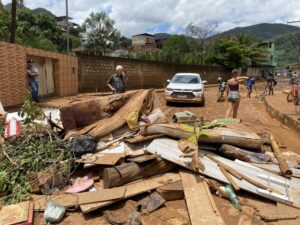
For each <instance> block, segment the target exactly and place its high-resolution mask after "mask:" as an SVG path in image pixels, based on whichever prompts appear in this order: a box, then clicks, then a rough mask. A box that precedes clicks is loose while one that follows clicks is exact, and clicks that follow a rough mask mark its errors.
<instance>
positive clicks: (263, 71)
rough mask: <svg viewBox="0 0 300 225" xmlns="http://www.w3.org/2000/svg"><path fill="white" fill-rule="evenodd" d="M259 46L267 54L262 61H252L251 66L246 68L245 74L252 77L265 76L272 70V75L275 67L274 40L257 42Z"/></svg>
mask: <svg viewBox="0 0 300 225" xmlns="http://www.w3.org/2000/svg"><path fill="white" fill-rule="evenodd" d="M259 47H263V48H265V49H266V51H267V53H268V56H267V59H266V60H264V61H259V62H254V65H253V66H252V67H249V68H247V71H246V74H247V76H253V77H256V78H258V77H266V76H267V75H268V73H269V72H272V73H273V74H274V75H275V73H276V67H277V55H276V50H275V43H274V42H262V43H260V44H259Z"/></svg>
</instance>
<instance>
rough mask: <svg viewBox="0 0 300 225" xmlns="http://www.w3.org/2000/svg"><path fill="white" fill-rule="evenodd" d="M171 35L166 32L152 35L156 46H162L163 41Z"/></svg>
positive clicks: (160, 47)
mask: <svg viewBox="0 0 300 225" xmlns="http://www.w3.org/2000/svg"><path fill="white" fill-rule="evenodd" d="M171 36H172V35H171V34H167V33H157V34H155V35H154V38H155V44H156V47H157V48H159V49H162V48H163V45H164V42H165V41H166V40H168V39H169V38H170V37H171Z"/></svg>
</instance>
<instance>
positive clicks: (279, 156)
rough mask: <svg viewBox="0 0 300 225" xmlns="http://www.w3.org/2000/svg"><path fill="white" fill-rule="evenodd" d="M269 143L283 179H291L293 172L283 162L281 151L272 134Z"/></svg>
mask: <svg viewBox="0 0 300 225" xmlns="http://www.w3.org/2000/svg"><path fill="white" fill-rule="evenodd" d="M270 141H271V146H272V150H273V152H274V155H275V157H276V159H277V160H278V165H279V168H280V170H281V172H282V174H283V175H284V176H285V177H291V176H292V175H293V172H292V170H291V169H290V168H289V166H288V164H287V162H286V161H285V159H284V157H283V155H282V154H281V150H280V148H279V146H278V144H277V142H276V141H275V139H274V136H273V135H272V134H271V135H270Z"/></svg>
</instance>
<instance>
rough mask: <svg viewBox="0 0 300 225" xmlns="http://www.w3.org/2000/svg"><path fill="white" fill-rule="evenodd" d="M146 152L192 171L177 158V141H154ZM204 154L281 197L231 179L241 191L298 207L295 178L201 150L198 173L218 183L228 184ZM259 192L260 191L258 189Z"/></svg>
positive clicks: (298, 183) (299, 198) (186, 162)
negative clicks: (275, 180) (282, 182)
mask: <svg viewBox="0 0 300 225" xmlns="http://www.w3.org/2000/svg"><path fill="white" fill-rule="evenodd" d="M147 151H148V152H150V153H152V154H158V155H160V156H161V157H162V158H163V159H166V160H168V161H171V162H174V163H176V164H178V165H180V166H182V167H185V168H187V169H189V170H193V169H192V167H191V159H189V158H182V157H179V156H180V154H181V151H180V150H179V148H178V146H177V141H175V140H172V139H168V138H159V139H155V140H154V141H152V143H151V144H150V145H149V146H148V147H147ZM204 154H209V155H211V156H213V157H215V158H216V159H218V160H219V161H221V162H222V163H224V164H225V165H227V166H229V167H231V168H233V169H235V170H237V171H239V172H240V173H241V174H242V175H245V176H247V177H250V178H252V179H254V180H255V181H257V182H259V183H261V184H263V185H266V186H268V187H270V188H273V189H274V190H277V191H279V192H280V193H281V194H282V195H280V199H278V198H277V197H276V198H275V199H274V196H273V193H272V192H268V193H267V194H266V193H263V192H259V191H258V188H257V187H256V186H255V185H253V184H251V183H249V182H248V181H246V180H243V179H242V180H239V179H237V178H236V177H233V179H234V180H235V182H236V183H237V184H238V185H239V186H240V188H241V189H243V190H246V191H249V192H251V193H254V194H256V195H259V196H262V197H266V198H268V199H270V200H273V201H280V202H282V203H284V204H289V205H293V206H295V207H300V190H299V186H300V181H299V180H298V179H295V178H292V179H286V178H284V177H281V176H276V175H274V174H272V173H268V172H267V171H264V170H262V169H259V168H257V167H254V166H251V165H250V164H248V163H245V164H243V165H242V164H240V163H237V162H234V161H231V160H228V159H225V158H223V157H221V156H218V155H216V154H214V153H212V152H207V151H203V150H202V151H200V152H199V155H200V159H201V161H202V162H203V164H204V166H205V170H204V171H203V172H202V171H199V173H200V174H202V175H205V176H208V177H211V178H213V179H217V180H219V181H222V182H225V183H229V182H228V180H227V179H226V177H225V176H224V174H222V172H221V171H220V169H219V168H218V165H217V164H216V163H215V162H214V161H212V160H211V159H209V158H208V157H206V156H204ZM257 174H265V175H267V176H273V177H274V178H278V179H281V180H286V181H289V183H290V187H287V188H286V187H285V186H283V185H280V184H276V183H269V182H268V181H267V180H265V179H262V178H261V177H258V176H257ZM259 190H261V189H259Z"/></svg>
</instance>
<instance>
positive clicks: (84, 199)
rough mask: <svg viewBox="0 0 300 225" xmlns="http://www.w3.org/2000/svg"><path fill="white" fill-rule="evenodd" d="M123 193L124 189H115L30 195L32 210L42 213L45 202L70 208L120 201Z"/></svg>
mask: <svg viewBox="0 0 300 225" xmlns="http://www.w3.org/2000/svg"><path fill="white" fill-rule="evenodd" d="M125 191H126V187H117V188H111V189H102V190H99V191H93V192H83V193H78V194H60V195H31V197H32V199H33V202H34V210H35V211H44V210H45V208H46V204H47V202H48V201H50V200H54V201H55V202H56V203H58V204H60V205H62V206H64V207H72V206H78V205H81V204H88V203H94V202H102V201H109V200H116V199H121V198H123V197H124V195H125Z"/></svg>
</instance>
